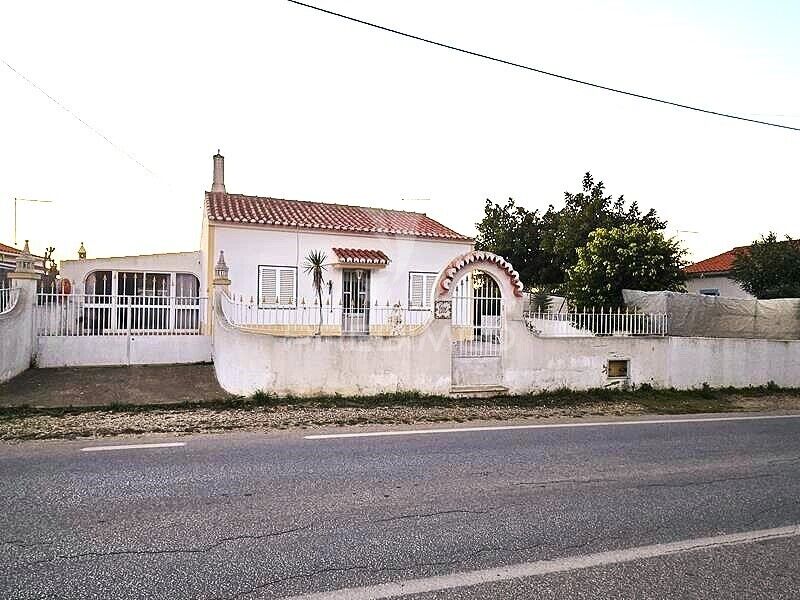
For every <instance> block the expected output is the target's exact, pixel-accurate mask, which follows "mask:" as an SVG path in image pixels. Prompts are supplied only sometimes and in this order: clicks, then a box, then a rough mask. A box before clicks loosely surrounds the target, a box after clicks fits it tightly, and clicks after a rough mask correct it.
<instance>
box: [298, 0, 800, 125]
mask: <svg viewBox="0 0 800 600" xmlns="http://www.w3.org/2000/svg"><path fill="white" fill-rule="evenodd" d="M286 1H287V2H291V3H292V4H297V5H298V6H303V7H305V8H311V9H313V10H316V11H319V12H322V13H326V14H329V15H332V16H334V17H339V18H340V19H346V20H348V21H352V22H354V23H359V24H361V25H366V26H367V27H373V28H374V29H380V30H381V31H386V32H388V33H394V34H395V35H399V36H402V37H406V38H409V39H412V40H417V41H418V42H424V43H426V44H431V45H433V46H438V47H440V48H446V49H447V50H453V51H455V52H460V53H462V54H468V55H469V56H475V57H477V58H483V59H485V60H490V61H493V62H496V63H500V64H503V65H508V66H510V67H516V68H518V69H525V70H526V71H533V72H534V73H539V74H540V75H547V76H548V77H555V78H557V79H563V80H564V81H570V82H572V83H578V84H580V85H586V86H589V87H593V88H596V89H600V90H605V91H607V92H613V93H615V94H622V95H624V96H631V97H633V98H639V99H640V100H649V101H650V102H658V103H660V104H666V105H668V106H674V107H676V108H684V109H686V110H693V111H696V112H700V113H705V114H708V115H715V116H717V117H725V118H727V119H736V120H738V121H747V122H748V123H756V124H757V125H767V126H769V127H780V128H781V129H790V130H792V131H800V127H792V126H790V125H783V124H781V123H770V122H769V121H759V120H757V119H749V118H747V117H741V116H739V115H734V114H730V113H724V112H720V111H716V110H710V109H707V108H700V107H698V106H691V105H689V104H682V103H680V102H674V101H672V100H665V99H663V98H656V97H655V96H647V95H645V94H639V93H636V92H631V91H629V90H622V89H618V88H613V87H610V86H607V85H602V84H600V83H594V82H591V81H584V80H582V79H576V78H575V77H569V76H568V75H560V74H558V73H553V72H551V71H545V70H544V69H538V68H536V67H531V66H528V65H523V64H521V63H517V62H514V61H511V60H506V59H503V58H497V57H496V56H490V55H488V54H482V53H480V52H475V51H474V50H467V49H465V48H459V47H458V46H453V45H451V44H445V43H444V42H437V41H436V40H431V39H428V38H424V37H421V36H418V35H414V34H411V33H406V32H404V31H399V30H397V29H392V28H391V27H385V26H383V25H378V24H377V23H371V22H369V21H364V20H363V19H357V18H356V17H350V16H348V15H343V14H341V13H337V12H334V11H332V10H327V9H325V8H321V7H319V6H314V5H313V4H306V3H305V2H299V0H286Z"/></svg>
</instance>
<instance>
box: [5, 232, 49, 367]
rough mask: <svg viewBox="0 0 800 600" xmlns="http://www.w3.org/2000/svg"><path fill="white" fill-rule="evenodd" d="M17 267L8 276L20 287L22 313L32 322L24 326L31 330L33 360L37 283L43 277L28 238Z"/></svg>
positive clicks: (19, 256) (19, 300)
mask: <svg viewBox="0 0 800 600" xmlns="http://www.w3.org/2000/svg"><path fill="white" fill-rule="evenodd" d="M16 263H17V265H16V268H15V269H14V271H12V272H11V273H9V274H8V278H9V279H10V280H11V287H12V288H19V290H20V291H19V298H17V302H18V303H20V305H21V308H22V314H23V315H25V316H23V319H24V318H27V319H28V320H29V321H30V322H29V323H27V324H26V323H24V322H23V325H22V327H23V328H24V330H27V331H28V332H29V334H28V335H29V336H30V340H29V341H30V350H29V355H30V359H31V361H32V360H33V359H34V357H35V355H36V341H37V336H36V329H35V327H36V310H35V308H36V302H37V294H36V285H37V283H38V282H39V279H41V275H40V274H39V273H37V272H36V266H35V264H36V259H34V257H33V256H32V255H31V250H30V248H29V247H28V240H25V246H24V247H23V249H22V253H21V254H19V255H18V256H17V259H16Z"/></svg>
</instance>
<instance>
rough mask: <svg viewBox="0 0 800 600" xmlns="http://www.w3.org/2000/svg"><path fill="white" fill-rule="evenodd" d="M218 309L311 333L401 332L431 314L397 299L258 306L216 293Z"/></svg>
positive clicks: (247, 323)
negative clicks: (355, 303) (393, 301)
mask: <svg viewBox="0 0 800 600" xmlns="http://www.w3.org/2000/svg"><path fill="white" fill-rule="evenodd" d="M220 298H221V303H222V311H223V313H224V315H225V317H226V318H227V319H228V321H229V322H231V323H232V324H233V325H236V326H242V327H254V328H264V329H269V328H271V329H275V330H282V331H283V332H286V333H294V334H301V335H303V334H305V335H313V334H315V333H316V332H317V330H318V329H319V330H320V333H321V334H322V335H369V334H372V335H403V334H407V333H409V332H410V330H412V329H414V328H416V327H418V326H420V325H424V324H425V323H427V322H428V321H430V320H431V319H432V318H433V311H432V310H430V309H419V308H409V307H408V306H403V305H402V304H401V303H396V304H390V303H388V302H387V303H385V304H381V303H379V302H377V301H376V302H375V303H374V304H372V305H371V306H364V307H343V306H332V305H330V304H324V305H323V306H322V312H321V314H320V306H319V304H317V303H309V304H305V303H301V304H300V305H299V306H294V305H292V306H259V305H258V303H256V302H255V301H247V300H245V299H243V298H241V297H237V298H230V297H229V296H226V295H224V294H222V295H221V296H220Z"/></svg>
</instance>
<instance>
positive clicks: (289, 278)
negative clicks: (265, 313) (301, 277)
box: [280, 269, 295, 305]
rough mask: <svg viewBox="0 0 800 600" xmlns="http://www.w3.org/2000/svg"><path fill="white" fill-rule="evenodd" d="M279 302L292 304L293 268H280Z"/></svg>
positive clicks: (293, 298)
mask: <svg viewBox="0 0 800 600" xmlns="http://www.w3.org/2000/svg"><path fill="white" fill-rule="evenodd" d="M280 288H281V292H280V304H281V305H293V304H294V302H295V297H294V288H295V270H294V269H281V270H280Z"/></svg>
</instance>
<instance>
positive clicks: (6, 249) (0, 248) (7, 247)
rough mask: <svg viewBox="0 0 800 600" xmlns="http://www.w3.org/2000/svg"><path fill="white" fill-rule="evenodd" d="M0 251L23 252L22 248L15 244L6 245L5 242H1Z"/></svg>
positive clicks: (9, 252) (8, 252) (7, 252)
mask: <svg viewBox="0 0 800 600" xmlns="http://www.w3.org/2000/svg"><path fill="white" fill-rule="evenodd" d="M0 252H5V253H6V254H21V253H22V250H20V249H19V248H14V246H6V245H5V244H3V243H0Z"/></svg>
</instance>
